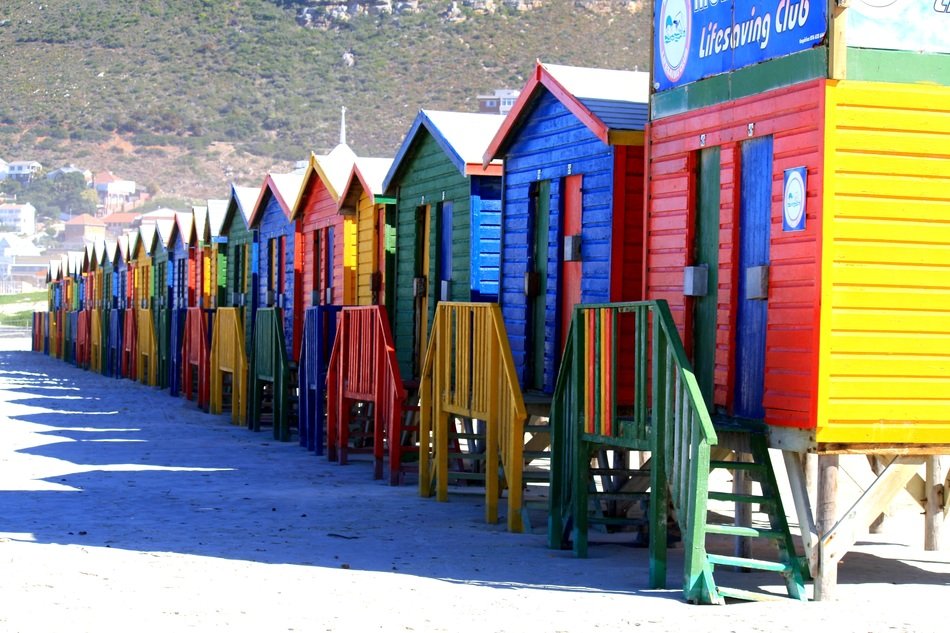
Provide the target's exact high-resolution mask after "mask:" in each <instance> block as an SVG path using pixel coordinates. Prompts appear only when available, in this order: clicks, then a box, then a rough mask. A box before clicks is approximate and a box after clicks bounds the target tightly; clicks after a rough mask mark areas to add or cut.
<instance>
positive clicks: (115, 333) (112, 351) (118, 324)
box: [105, 308, 125, 378]
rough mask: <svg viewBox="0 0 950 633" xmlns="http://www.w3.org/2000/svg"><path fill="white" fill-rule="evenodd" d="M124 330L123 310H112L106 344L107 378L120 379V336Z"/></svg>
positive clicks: (121, 344) (121, 346)
mask: <svg viewBox="0 0 950 633" xmlns="http://www.w3.org/2000/svg"><path fill="white" fill-rule="evenodd" d="M124 330H125V309H123V308H113V309H112V310H111V311H110V313H109V333H108V341H107V342H106V369H105V373H106V375H107V376H112V377H114V378H121V377H122V351H123V350H122V348H123V343H122V334H123V333H124Z"/></svg>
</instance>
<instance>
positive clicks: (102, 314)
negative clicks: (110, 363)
mask: <svg viewBox="0 0 950 633" xmlns="http://www.w3.org/2000/svg"><path fill="white" fill-rule="evenodd" d="M108 315H109V313H108V312H107V311H105V310H100V309H98V308H96V309H93V310H90V314H89V370H90V371H94V372H96V373H97V374H101V373H102V372H103V368H104V365H105V364H104V363H103V358H104V354H105V346H104V344H103V343H104V340H105V339H104V337H103V330H104V329H105V326H106V325H108V324H107V323H105V322H103V318H106V319H108Z"/></svg>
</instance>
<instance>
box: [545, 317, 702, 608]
mask: <svg viewBox="0 0 950 633" xmlns="http://www.w3.org/2000/svg"><path fill="white" fill-rule="evenodd" d="M621 345H622V346H623V347H622V348H621V347H620V346H621ZM551 441H552V445H553V447H552V465H551V490H550V493H549V494H550V497H549V500H550V501H549V502H550V518H549V535H548V536H549V545H551V546H552V547H559V546H560V543H561V535H562V530H563V526H564V525H565V524H566V523H567V521H571V522H572V524H573V526H574V527H573V531H574V543H575V553H578V554H579V555H584V553H585V551H584V550H585V546H584V544H586V529H587V512H588V509H587V494H588V492H587V491H588V481H589V480H588V475H587V469H588V468H589V466H590V450H589V448H590V446H593V445H601V446H611V447H625V448H629V449H634V450H649V451H650V452H651V464H650V482H649V484H650V485H649V488H650V517H649V522H650V582H651V585H652V586H654V587H663V586H665V579H666V533H667V532H666V529H667V508H668V505H669V503H670V501H672V505H673V508H674V513H675V514H676V518H677V521H678V522H679V525H680V530H681V533H682V535H683V543H684V559H685V560H684V563H685V575H684V578H685V581H684V582H685V584H684V594H685V595H686V598H687V600H693V601H698V600H696V598H697V597H698V596H699V594H700V593H701V592H702V591H704V590H705V588H704V585H703V583H705V582H707V581H709V578H708V573H709V571H708V568H707V564H706V552H705V534H704V530H705V517H706V505H707V481H708V476H709V451H710V447H711V446H713V445H715V444H716V443H717V441H718V440H717V437H716V432H715V430H714V429H713V425H712V420H711V419H710V417H709V413H708V409H707V405H706V402H705V401H704V399H703V396H702V393H701V392H700V390H699V386H698V384H697V382H696V378H695V376H694V374H693V370H692V366H691V365H690V363H689V361H688V359H687V358H686V353H685V351H684V349H683V344H682V342H681V340H680V336H679V332H678V331H677V330H676V326H675V324H674V322H673V318H672V315H671V314H670V309H669V306H668V305H667V303H666V302H665V301H642V302H635V303H616V304H602V305H581V306H577V307H576V308H575V309H574V316H573V320H572V322H571V329H570V334H569V338H568V341H567V345H566V350H565V354H564V357H563V360H562V363H561V369H560V372H559V374H558V380H557V385H556V387H555V391H554V400H553V402H552V405H551ZM667 491H669V492H667ZM579 543H580V544H582V545H580V546H579V545H578V544H579Z"/></svg>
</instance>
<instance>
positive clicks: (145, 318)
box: [125, 223, 167, 386]
mask: <svg viewBox="0 0 950 633" xmlns="http://www.w3.org/2000/svg"><path fill="white" fill-rule="evenodd" d="M159 242H160V239H159V237H158V229H157V227H156V225H155V224H154V223H149V224H142V225H141V226H140V227H139V230H138V231H137V232H133V233H132V240H131V242H130V244H129V249H130V250H129V266H130V267H133V271H132V274H133V291H132V292H133V303H134V304H135V308H134V310H133V313H132V317H133V320H134V328H133V330H132V331H133V332H134V336H135V343H134V344H132V343H131V342H130V341H126V344H125V347H126V351H127V353H130V354H131V363H132V364H133V365H134V367H135V369H134V376H133V377H134V378H135V379H137V380H138V381H139V382H141V383H143V384H147V385H151V386H155V385H157V384H158V381H159V376H158V364H159V359H158V353H159V350H158V336H157V333H156V329H157V328H156V327H155V312H156V310H155V306H156V303H157V301H156V297H157V296H158V294H159V293H160V292H166V293H167V283H166V278H165V270H164V264H163V265H162V266H161V267H158V268H156V267H154V266H153V265H152V253H153V252H154V250H155V248H156V245H157V244H158V243H159ZM161 250H164V246H163V248H162V249H160V251H161ZM160 254H161V252H160ZM165 257H167V256H165ZM159 274H160V275H161V277H162V279H161V282H162V283H161V284H158V283H156V282H157V280H156V276H157V275H159ZM126 338H129V331H128V330H127V331H126Z"/></svg>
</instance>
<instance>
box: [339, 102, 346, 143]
mask: <svg viewBox="0 0 950 633" xmlns="http://www.w3.org/2000/svg"><path fill="white" fill-rule="evenodd" d="M340 145H346V106H340Z"/></svg>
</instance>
